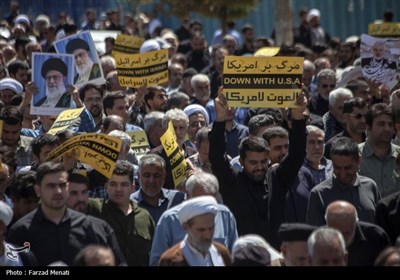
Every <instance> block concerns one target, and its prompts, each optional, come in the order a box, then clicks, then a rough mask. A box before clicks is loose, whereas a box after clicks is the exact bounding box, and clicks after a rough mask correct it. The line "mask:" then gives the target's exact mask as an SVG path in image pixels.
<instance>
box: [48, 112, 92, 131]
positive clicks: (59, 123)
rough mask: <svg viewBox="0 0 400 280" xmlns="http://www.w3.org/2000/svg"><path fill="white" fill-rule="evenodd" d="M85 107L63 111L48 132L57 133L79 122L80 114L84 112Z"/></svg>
mask: <svg viewBox="0 0 400 280" xmlns="http://www.w3.org/2000/svg"><path fill="white" fill-rule="evenodd" d="M84 109H85V107H82V108H77V109H69V110H65V111H63V112H62V113H61V114H59V115H58V117H57V119H56V120H55V121H54V123H53V125H52V126H51V128H50V129H49V131H48V132H47V133H49V134H52V135H55V134H56V133H57V132H59V131H62V130H64V129H67V128H69V127H70V126H72V125H74V124H75V122H77V121H78V120H77V119H78V118H79V116H80V115H81V114H82V112H83V110H84Z"/></svg>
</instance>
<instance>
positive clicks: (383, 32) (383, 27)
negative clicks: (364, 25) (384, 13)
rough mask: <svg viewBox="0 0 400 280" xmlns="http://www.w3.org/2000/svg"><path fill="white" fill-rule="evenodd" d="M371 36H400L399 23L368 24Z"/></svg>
mask: <svg viewBox="0 0 400 280" xmlns="http://www.w3.org/2000/svg"><path fill="white" fill-rule="evenodd" d="M368 34H369V35H371V36H400V22H383V23H370V24H368Z"/></svg>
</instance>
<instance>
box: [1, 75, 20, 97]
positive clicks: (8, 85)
mask: <svg viewBox="0 0 400 280" xmlns="http://www.w3.org/2000/svg"><path fill="white" fill-rule="evenodd" d="M5 89H9V90H12V91H13V92H15V93H17V94H19V93H22V91H23V87H22V85H21V83H20V82H18V81H17V80H15V79H13V78H4V79H1V80H0V90H5Z"/></svg>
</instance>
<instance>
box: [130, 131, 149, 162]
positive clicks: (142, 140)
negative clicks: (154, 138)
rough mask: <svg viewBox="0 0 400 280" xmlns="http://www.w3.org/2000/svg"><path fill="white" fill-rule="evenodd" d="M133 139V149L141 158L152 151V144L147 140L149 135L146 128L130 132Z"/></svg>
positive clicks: (137, 156)
mask: <svg viewBox="0 0 400 280" xmlns="http://www.w3.org/2000/svg"><path fill="white" fill-rule="evenodd" d="M128 134H129V136H130V137H131V139H132V143H131V149H132V150H133V152H134V154H135V156H136V158H137V159H138V160H140V158H141V157H142V156H144V155H145V154H147V153H148V152H149V151H150V144H149V141H148V140H147V135H146V132H145V131H144V130H140V131H134V132H128Z"/></svg>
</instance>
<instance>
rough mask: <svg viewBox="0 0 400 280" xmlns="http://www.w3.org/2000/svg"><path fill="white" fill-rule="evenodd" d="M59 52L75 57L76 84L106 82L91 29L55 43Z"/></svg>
mask: <svg viewBox="0 0 400 280" xmlns="http://www.w3.org/2000/svg"><path fill="white" fill-rule="evenodd" d="M54 47H55V49H56V51H57V53H63V54H71V55H73V57H74V63H75V67H74V68H71V69H74V71H75V74H74V85H75V86H76V87H77V88H81V87H82V86H84V85H85V84H87V83H91V84H97V85H102V84H104V83H105V82H106V80H105V79H104V75H103V70H102V68H101V64H100V60H99V55H98V53H97V51H96V48H95V45H94V43H93V39H92V36H91V35H90V32H89V31H85V32H82V33H79V34H74V35H71V36H68V37H66V38H64V39H62V40H58V41H56V42H55V43H54Z"/></svg>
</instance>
